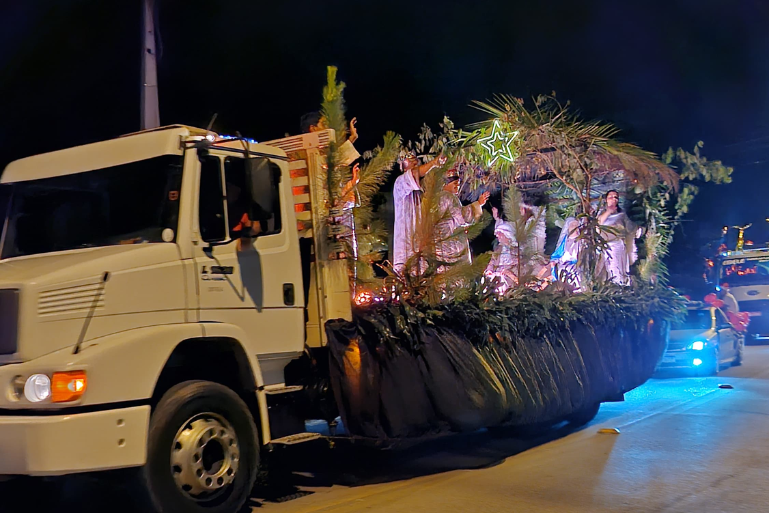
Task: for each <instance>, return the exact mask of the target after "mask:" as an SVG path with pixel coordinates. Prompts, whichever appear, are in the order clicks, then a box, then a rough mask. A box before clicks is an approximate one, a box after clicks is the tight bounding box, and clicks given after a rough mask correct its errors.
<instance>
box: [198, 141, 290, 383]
mask: <svg viewBox="0 0 769 513" xmlns="http://www.w3.org/2000/svg"><path fill="white" fill-rule="evenodd" d="M263 160H264V161H265V162H264V164H265V165H268V166H272V168H273V169H274V170H275V171H276V172H277V173H276V176H277V180H276V182H275V190H274V191H270V192H272V193H274V194H273V198H274V200H275V201H276V202H277V203H278V205H277V206H276V214H275V215H274V216H272V217H271V218H270V219H265V218H262V219H261V220H259V222H258V223H257V224H259V228H258V229H257V230H255V231H256V232H258V235H257V237H256V238H254V239H248V240H245V242H244V243H243V239H239V238H238V235H237V233H236V232H238V231H243V232H248V231H249V230H248V229H247V227H246V226H244V225H248V224H251V222H252V221H251V220H250V219H249V215H250V216H254V213H253V212H251V213H250V214H249V208H248V205H249V202H250V199H251V198H250V196H249V194H250V191H249V186H248V181H247V179H246V176H245V175H246V166H245V165H244V159H243V158H242V157H240V156H231V155H226V154H217V153H216V152H214V151H212V152H210V153H209V154H208V155H206V156H203V157H201V158H200V161H201V162H200V163H201V168H200V169H201V171H200V185H199V205H198V217H199V219H198V224H199V231H200V236H201V238H202V239H203V241H202V242H200V243H198V244H197V246H196V248H195V250H194V251H195V254H194V260H195V270H196V274H197V279H198V285H199V286H198V290H199V293H198V294H199V313H200V321H201V322H204V323H206V322H218V323H228V324H232V325H235V326H237V327H239V328H242V329H243V330H244V331H245V332H246V334H247V335H248V337H249V339H250V341H251V342H252V343H253V344H254V345H255V347H254V348H250V349H251V350H252V352H254V353H256V354H257V355H259V359H260V362H261V361H262V360H264V361H265V364H263V365H262V372H263V375H264V379H265V383H266V384H270V382H271V381H273V382H281V381H282V366H279V365H277V364H278V363H279V362H280V361H283V360H287V359H291V358H293V357H295V356H296V355H297V354H299V353H300V352H301V351H302V348H303V343H304V311H303V308H302V298H301V293H302V292H301V290H302V285H301V266H300V265H299V261H298V249H297V248H296V247H295V245H296V244H298V242H295V244H294V245H292V244H291V240H290V236H289V232H290V230H289V229H287V227H288V223H291V222H293V221H290V220H289V221H287V220H285V219H284V218H285V217H288V215H287V212H288V211H287V210H286V208H287V206H286V205H284V204H283V203H285V202H284V201H282V198H283V196H282V195H281V193H282V192H283V191H282V187H284V186H283V185H282V183H281V181H280V169H279V168H278V166H277V164H275V163H271V162H269V161H267V159H263ZM265 192H266V191H265ZM256 217H259V215H258V214H257V215H256ZM253 221H254V222H256V221H257V219H254V220H253ZM240 228H242V230H239V229H240ZM294 260H296V261H294ZM270 361H275V363H276V368H277V367H280V371H281V372H280V373H278V374H279V375H275V376H270V370H269V368H265V366H267V367H269V362H270Z"/></svg>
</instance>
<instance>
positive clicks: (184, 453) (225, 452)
mask: <svg viewBox="0 0 769 513" xmlns="http://www.w3.org/2000/svg"><path fill="white" fill-rule="evenodd" d="M239 464H240V449H239V446H238V438H237V435H236V434H235V430H234V429H233V428H232V425H231V424H230V423H229V422H227V420H226V419H225V418H223V417H221V416H220V415H216V414H215V413H200V414H198V415H195V416H194V417H191V418H190V419H189V420H187V421H186V422H185V423H184V424H183V425H182V427H181V428H180V429H179V431H178V432H177V433H176V437H174V441H173V443H172V445H171V474H172V475H173V476H174V481H175V482H176V486H177V487H178V488H179V490H181V491H182V492H183V493H184V494H185V495H187V496H188V497H190V498H191V499H193V500H197V501H201V500H208V499H211V498H213V497H215V496H217V495H218V494H220V493H222V492H223V490H225V489H226V488H227V487H228V486H229V485H230V484H232V482H233V481H234V480H235V476H236V475H237V473H238V466H239Z"/></svg>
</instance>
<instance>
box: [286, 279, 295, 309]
mask: <svg viewBox="0 0 769 513" xmlns="http://www.w3.org/2000/svg"><path fill="white" fill-rule="evenodd" d="M295 301H296V297H295V295H294V284H293V283H284V284H283V304H284V305H286V306H294V302H295Z"/></svg>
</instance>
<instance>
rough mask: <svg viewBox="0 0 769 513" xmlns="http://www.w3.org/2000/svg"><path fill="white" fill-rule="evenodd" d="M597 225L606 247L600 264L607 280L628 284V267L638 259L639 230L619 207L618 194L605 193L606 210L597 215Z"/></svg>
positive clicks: (615, 192)
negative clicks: (604, 270)
mask: <svg viewBox="0 0 769 513" xmlns="http://www.w3.org/2000/svg"><path fill="white" fill-rule="evenodd" d="M598 224H599V225H600V227H601V231H602V232H603V237H604V238H605V239H606V244H607V246H608V248H607V250H606V252H605V253H604V254H603V258H602V262H603V265H604V268H605V269H606V272H607V274H608V277H609V280H611V281H613V282H614V283H617V284H619V285H629V284H630V266H631V265H633V264H634V263H635V261H636V259H637V258H638V254H637V251H636V245H635V239H636V237H637V235H638V231H639V228H638V227H637V226H636V225H635V223H633V222H632V221H631V220H630V218H629V217H628V216H627V214H625V212H623V210H622V208H620V206H619V193H618V192H617V191H615V190H611V191H609V192H607V193H606V208H605V209H604V210H602V211H601V212H599V213H598Z"/></svg>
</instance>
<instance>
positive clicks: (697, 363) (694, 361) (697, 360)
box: [692, 358, 702, 367]
mask: <svg viewBox="0 0 769 513" xmlns="http://www.w3.org/2000/svg"><path fill="white" fill-rule="evenodd" d="M692 363H693V364H694V366H695V367H699V366H700V365H702V360H700V359H699V358H695V359H694V360H692Z"/></svg>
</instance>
